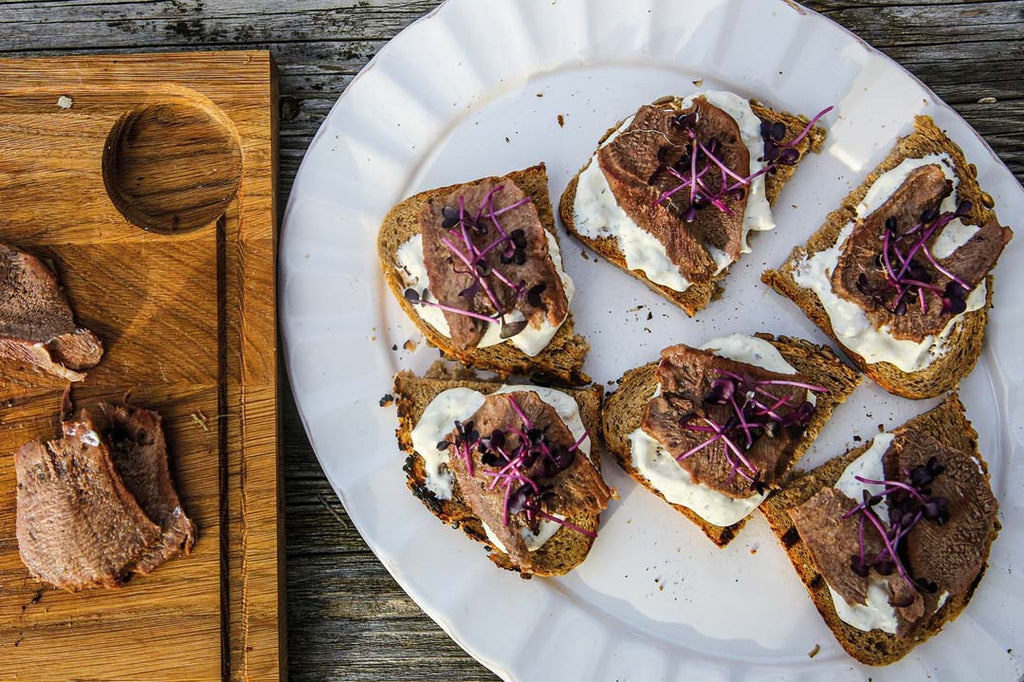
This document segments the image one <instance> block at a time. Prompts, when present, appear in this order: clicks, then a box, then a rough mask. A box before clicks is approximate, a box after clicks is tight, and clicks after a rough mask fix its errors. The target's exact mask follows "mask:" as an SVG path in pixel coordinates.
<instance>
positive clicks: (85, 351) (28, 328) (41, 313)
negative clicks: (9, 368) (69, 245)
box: [0, 244, 103, 381]
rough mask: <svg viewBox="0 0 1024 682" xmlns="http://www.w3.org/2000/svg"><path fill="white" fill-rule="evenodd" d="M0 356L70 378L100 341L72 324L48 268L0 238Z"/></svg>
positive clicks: (94, 354) (92, 357) (96, 356)
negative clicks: (2, 241) (1, 241)
mask: <svg viewBox="0 0 1024 682" xmlns="http://www.w3.org/2000/svg"><path fill="white" fill-rule="evenodd" d="M0 292H2V293H3V295H2V296H0V358H6V359H8V360H13V361H14V362H17V363H21V364H27V365H30V366H33V367H37V368H39V369H41V370H43V371H45V372H48V373H50V374H54V375H56V376H59V377H62V378H65V379H67V380H69V381H81V380H82V379H84V378H85V375H84V374H83V373H81V370H85V369H89V368H90V367H94V366H95V365H96V364H97V363H99V361H100V357H101V356H102V355H103V344H102V343H101V342H100V340H99V339H98V338H96V336H95V335H94V334H93V333H92V332H90V331H89V330H87V329H81V328H79V327H78V326H77V325H76V324H75V320H74V316H73V315H72V312H71V307H70V306H69V305H68V301H67V299H66V298H65V296H64V293H63V291H61V287H60V283H59V282H58V281H57V277H56V276H55V275H54V274H53V272H52V271H51V270H50V269H49V268H48V267H47V266H46V265H45V264H44V263H43V262H42V261H40V260H39V259H38V258H36V257H35V256H32V255H29V254H27V253H24V252H22V251H18V250H17V249H14V248H12V247H10V246H7V245H5V244H0Z"/></svg>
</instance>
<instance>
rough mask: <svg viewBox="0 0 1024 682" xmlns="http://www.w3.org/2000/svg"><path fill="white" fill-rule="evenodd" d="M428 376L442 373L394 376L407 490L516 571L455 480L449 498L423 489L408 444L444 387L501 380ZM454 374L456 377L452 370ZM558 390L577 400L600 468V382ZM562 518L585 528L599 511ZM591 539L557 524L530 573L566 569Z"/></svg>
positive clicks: (592, 527) (486, 389) (422, 475)
mask: <svg viewBox="0 0 1024 682" xmlns="http://www.w3.org/2000/svg"><path fill="white" fill-rule="evenodd" d="M434 376H440V377H442V378H430V377H431V374H430V373H428V376H427V377H418V376H416V375H414V374H413V373H412V372H401V373H399V374H397V375H395V385H394V393H395V402H396V403H397V406H398V430H397V431H396V435H397V436H398V444H399V446H400V447H401V448H402V450H403V451H404V452H405V453H406V460H405V467H404V469H405V473H406V475H407V480H406V482H407V484H408V486H409V489H410V490H411V491H412V494H413V495H415V496H416V497H417V498H418V499H419V500H420V501H421V502H423V504H424V505H425V506H426V507H427V509H429V510H430V511H431V512H432V513H433V514H434V516H436V517H437V518H439V519H441V521H443V522H444V523H446V524H448V525H450V526H452V527H453V528H461V529H462V531H463V532H464V533H465V534H466V535H468V536H469V537H470V538H472V539H473V540H476V541H477V542H480V543H482V544H484V545H485V546H486V547H487V549H488V551H489V552H490V553H489V555H488V557H489V558H490V560H491V561H493V562H494V563H495V564H497V565H498V566H500V567H501V568H504V569H506V570H509V571H516V572H519V568H518V567H517V566H516V565H514V564H513V563H512V561H511V560H510V559H509V556H508V555H507V554H505V553H504V552H502V551H501V550H499V549H497V548H496V547H493V546H492V545H491V541H490V540H488V539H487V534H486V533H485V532H484V528H483V526H482V525H481V523H480V520H479V519H478V518H477V517H476V516H474V514H473V512H472V511H471V510H470V508H469V507H468V506H467V505H466V504H465V502H464V501H463V499H462V495H461V494H460V493H459V489H458V482H456V484H455V491H454V495H453V496H452V499H450V500H439V499H437V498H436V497H435V496H434V494H433V493H432V492H430V490H428V489H427V487H426V472H425V470H424V461H423V458H422V457H420V456H419V454H417V453H416V451H415V450H414V449H413V446H412V430H413V429H414V428H415V427H416V424H417V423H418V422H419V419H420V416H422V414H423V411H424V410H425V409H426V407H427V405H429V404H430V401H432V400H433V399H434V398H435V397H437V396H438V394H440V393H441V392H443V391H446V390H448V389H450V388H471V389H473V390H475V391H480V392H481V393H491V392H492V391H494V390H496V389H498V388H500V387H501V385H502V384H501V383H499V382H494V381H479V380H475V379H465V378H449V377H447V376H444V375H437V374H435V375H434ZM454 376H458V374H456V375H454ZM558 390H561V391H562V392H564V393H566V394H568V395H570V396H571V397H572V398H573V399H574V400H575V401H576V403H577V405H579V408H580V418H581V419H582V420H583V425H584V426H585V427H586V428H587V429H588V430H589V432H590V442H591V458H592V459H591V461H593V463H594V466H596V467H597V469H598V470H599V471H600V469H601V445H600V442H601V439H600V433H601V398H602V396H603V395H604V389H603V388H602V387H600V386H590V387H587V388H578V389H558ZM568 520H569V522H571V523H573V524H575V525H577V526H580V527H581V528H584V529H586V530H589V531H596V530H597V524H598V520H599V515H597V514H593V515H577V516H570V517H569V519H568ZM593 544H594V539H593V538H590V537H587V536H585V535H583V534H581V533H578V532H576V531H574V530H571V529H569V528H560V529H559V530H558V531H557V532H556V533H555V534H554V535H553V536H552V537H551V539H550V540H548V541H547V542H546V543H544V545H543V546H542V547H541V548H540V549H538V550H537V551H536V552H534V553H533V556H534V557H535V559H536V561H535V566H536V568H537V570H535V571H534V572H533V573H532V575H537V576H541V577H550V576H556V575H564V574H566V573H568V572H569V571H571V570H572V569H573V568H575V567H576V566H578V565H580V563H582V562H583V560H584V559H585V558H586V557H587V554H588V553H589V552H590V547H591V546H592V545H593ZM522 575H523V577H524V578H528V577H530V574H522Z"/></svg>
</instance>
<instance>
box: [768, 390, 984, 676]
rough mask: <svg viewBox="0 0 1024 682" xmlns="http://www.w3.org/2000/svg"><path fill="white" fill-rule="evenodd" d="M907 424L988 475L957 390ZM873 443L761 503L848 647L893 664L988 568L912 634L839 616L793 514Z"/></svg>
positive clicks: (954, 609) (954, 611)
mask: <svg viewBox="0 0 1024 682" xmlns="http://www.w3.org/2000/svg"><path fill="white" fill-rule="evenodd" d="M904 426H906V427H910V428H913V429H917V430H920V431H927V432H928V433H931V434H932V435H933V436H934V437H935V438H936V440H938V441H940V442H941V443H943V444H944V445H946V446H948V447H951V448H955V449H957V450H961V451H963V452H966V453H968V454H970V455H971V456H972V457H975V458H977V460H978V462H979V463H980V466H981V467H982V468H983V469H984V470H985V472H986V475H987V472H988V466H987V465H986V464H985V462H984V460H983V459H982V457H981V455H979V454H978V434H977V432H976V431H975V430H974V428H973V427H972V426H971V422H970V421H969V420H968V419H967V416H966V415H965V414H964V406H963V404H962V403H961V402H960V400H959V398H958V397H957V395H956V394H952V395H950V396H949V397H947V398H946V400H945V401H943V402H942V403H941V404H940V405H939V406H938V407H936V408H934V409H932V410H929V411H928V412H925V413H924V414H921V415H919V416H917V417H914V418H913V419H911V420H910V421H908V422H907V423H906V424H904ZM869 447H871V441H870V440H868V442H867V443H865V444H864V445H862V446H860V447H857V448H854V449H852V450H850V451H848V452H847V453H846V454H844V455H842V456H840V457H836V458H835V459H832V460H830V461H829V462H827V463H826V464H824V465H822V466H820V467H819V468H817V469H815V470H814V471H811V472H810V473H807V474H804V475H802V476H800V477H799V478H795V479H793V480H792V481H791V482H790V483H789V484H788V485H787V486H786V487H785V489H784V490H782V491H780V492H779V493H777V494H775V495H772V496H771V497H769V498H768V499H767V500H765V502H764V504H762V505H761V513H762V514H764V517H765V518H766V519H767V520H768V523H769V525H771V527H772V531H774V532H775V535H776V536H777V537H778V538H779V541H780V542H781V543H782V546H783V548H784V549H785V550H786V553H787V554H788V555H789V560H790V561H791V562H793V567H794V568H795V569H796V572H797V574H798V575H799V576H800V579H801V580H803V582H804V585H805V586H806V587H807V591H808V592H809V593H810V595H811V599H812V600H813V601H814V605H815V606H816V607H817V609H818V611H819V612H820V613H821V617H822V618H824V619H825V623H826V624H827V625H828V627H829V629H831V630H832V632H833V634H835V636H836V639H837V640H839V643H840V644H841V645H842V647H843V648H844V649H846V651H847V652H848V653H849V654H850V655H851V656H853V657H854V658H856V659H857V660H858V661H860V662H861V663H866V664H867V665H888V664H889V663H893V662H895V661H898V660H899V659H901V658H903V657H904V656H906V655H907V653H909V652H910V650H911V649H913V648H914V647H915V646H917V645H918V644H920V643H921V642H923V641H925V640H926V639H928V638H930V637H931V636H932V635H934V634H936V633H937V632H939V631H940V630H941V629H942V627H943V626H944V625H945V624H946V623H948V622H950V621H952V620H953V619H955V618H956V617H957V616H958V615H959V614H960V612H961V611H963V610H964V607H965V606H967V603H968V602H969V601H970V600H971V596H972V595H973V594H974V590H975V588H976V587H977V586H978V583H979V582H980V581H981V578H982V576H984V574H985V567H984V566H983V567H982V569H981V571H980V572H979V573H978V577H977V579H975V581H974V582H973V583H972V584H971V587H970V589H968V590H967V592H966V593H964V594H961V595H958V596H956V597H950V598H949V599H948V600H947V601H946V603H945V604H944V605H943V606H942V608H940V609H939V610H938V611H936V612H935V613H934V614H933V615H932V617H931V618H930V619H929V620H928V622H927V623H925V624H924V625H923V626H922V627H921V628H919V629H917V630H916V631H915V632H914V633H913V634H912V635H911V636H907V637H902V636H897V635H890V634H888V633H885V632H882V631H881V630H871V631H870V632H864V631H863V630H858V629H857V628H855V627H853V626H851V625H848V624H846V623H844V622H843V621H842V620H840V619H839V615H838V614H837V613H836V609H835V605H834V604H833V603H832V596H831V594H830V593H829V589H828V585H827V584H826V583H825V579H824V578H823V577H822V576H821V573H819V572H818V570H817V568H816V567H815V565H814V561H813V559H812V558H811V554H810V552H809V551H808V549H807V547H806V546H805V545H804V543H803V541H802V540H801V538H800V534H799V533H798V532H797V530H796V527H795V526H794V525H793V520H792V519H791V518H790V516H789V513H788V512H789V510H790V509H792V508H794V507H797V506H799V505H801V504H803V503H804V502H806V501H807V500H809V499H810V498H811V497H813V496H814V494H815V493H817V492H818V491H819V490H821V489H822V488H824V487H826V486H833V485H835V483H836V481H838V480H839V477H840V476H841V475H842V473H843V471H844V470H845V469H846V467H848V466H849V465H850V464H851V463H852V462H853V461H854V460H855V459H857V458H858V457H860V456H861V455H862V454H864V452H865V451H866V450H867V449H868V448H869ZM999 527H1000V526H999V522H998V521H997V522H996V524H995V529H994V530H993V531H992V535H991V537H990V538H989V545H991V543H992V541H993V540H995V536H996V533H998V531H999Z"/></svg>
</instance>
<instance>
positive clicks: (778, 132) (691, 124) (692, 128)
mask: <svg viewBox="0 0 1024 682" xmlns="http://www.w3.org/2000/svg"><path fill="white" fill-rule="evenodd" d="M832 109H833V107H828V108H826V109H824V110H822V111H821V112H819V113H818V114H817V115H816V116H815V117H814V118H813V119H811V121H810V122H809V123H808V124H807V125H806V126H805V127H804V129H803V130H802V131H801V132H800V133H799V134H798V135H797V136H796V137H795V138H793V139H792V140H790V141H788V142H787V141H785V137H786V132H787V129H786V126H785V124H783V123H781V122H777V123H772V122H771V121H763V122H762V123H761V136H762V137H763V138H764V142H765V148H764V155H763V156H762V157H761V159H759V160H760V161H761V162H762V163H763V164H764V165H763V166H762V168H761V169H760V170H758V171H755V172H754V173H751V174H750V175H748V176H746V177H744V176H742V175H740V174H739V173H737V172H735V171H734V170H732V169H731V168H729V166H728V164H726V163H725V162H724V161H723V160H722V159H721V158H720V156H719V149H718V147H719V141H718V140H717V139H715V138H712V139H710V140H709V141H708V143H707V144H704V142H702V141H701V140H699V139H698V138H697V123H698V122H699V117H698V115H697V112H696V111H694V112H691V113H689V114H684V115H680V116H678V117H676V118H675V119H673V121H674V123H675V125H676V126H678V127H680V128H682V130H683V131H685V133H686V135H687V136H688V137H689V138H690V142H689V144H688V145H687V151H686V152H685V153H684V154H683V155H682V156H681V157H680V159H679V161H677V162H676V163H675V164H674V165H669V164H667V163H665V159H666V154H665V152H666V150H667V148H668V147H669V146H671V145H666V146H664V147H661V148H660V149H659V150H658V159H659V161H662V163H661V165H660V166H659V167H658V169H657V170H656V171H655V172H654V173H653V174H652V175H651V178H650V180H649V181H648V183H649V184H652V185H653V184H654V183H655V181H656V180H657V179H658V178H659V176H661V175H662V174H663V173H667V174H669V175H671V176H672V177H673V178H675V179H676V180H678V181H679V183H678V184H677V185H676V186H674V187H672V188H670V189H667V190H665V191H663V192H662V193H661V194H660V195H658V198H657V199H656V200H655V201H654V204H653V205H654V206H657V205H659V204H663V203H665V202H667V201H668V200H669V199H671V198H672V197H673V196H674V195H675V194H676V193H678V192H680V191H682V190H684V189H689V195H690V201H689V205H688V206H687V207H686V209H685V210H684V211H683V214H682V218H683V220H684V221H685V222H688V223H692V222H693V221H694V220H696V219H697V212H698V211H700V210H702V209H705V208H707V207H709V206H712V207H714V208H715V209H717V210H719V211H721V212H722V213H724V214H725V215H729V216H731V215H732V214H733V209H732V208H731V207H730V206H729V205H728V203H727V202H728V201H729V200H732V201H742V200H743V199H744V198H745V197H746V195H747V190H746V188H747V187H749V186H750V183H752V182H753V181H754V180H755V179H756V178H758V177H761V176H762V175H766V174H769V173H775V172H776V171H777V170H778V167H779V166H795V165H796V164H797V162H798V161H799V160H800V150H799V149H797V145H799V144H800V142H802V141H803V139H804V138H805V137H807V135H808V134H810V132H811V130H813V128H814V126H815V125H816V124H817V123H818V121H820V120H821V119H822V117H823V116H825V115H826V114H828V113H829V112H830V111H832ZM713 169H717V170H718V173H717V176H718V181H717V183H716V182H714V181H713V180H712V178H713V177H715V175H716V174H714V173H712V170H713ZM709 174H711V177H708V175H709Z"/></svg>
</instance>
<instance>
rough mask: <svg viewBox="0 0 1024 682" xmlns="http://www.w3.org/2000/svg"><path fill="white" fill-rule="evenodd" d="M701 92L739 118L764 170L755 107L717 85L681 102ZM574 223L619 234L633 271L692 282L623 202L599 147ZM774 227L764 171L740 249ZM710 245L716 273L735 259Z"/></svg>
mask: <svg viewBox="0 0 1024 682" xmlns="http://www.w3.org/2000/svg"><path fill="white" fill-rule="evenodd" d="M701 96H703V97H704V98H705V99H706V100H707V101H708V102H709V103H710V104H712V105H713V106H716V107H718V108H719V109H721V110H722V111H724V112H725V113H727V114H728V115H729V116H731V117H732V118H733V119H734V120H735V121H736V123H737V125H738V126H739V129H740V136H741V137H742V139H743V143H744V144H745V145H746V146H747V149H748V150H749V152H750V172H751V173H755V172H757V171H759V170H761V168H762V167H763V166H764V164H763V163H761V162H760V161H758V159H760V158H761V156H762V155H763V152H764V140H763V139H762V138H761V119H759V118H758V117H757V115H756V114H755V113H754V111H753V109H751V107H750V102H749V101H747V100H745V99H743V98H742V97H740V96H739V95H735V94H733V93H731V92H721V91H713V90H712V91H707V92H702V93H697V94H694V95H690V96H689V97H687V98H686V99H684V100H683V101H682V107H683V108H684V109H685V108H687V107H689V106H691V105H692V104H693V100H694V99H696V98H697V97H701ZM632 120H633V117H632V116H630V117H629V118H627V119H626V120H625V121H624V122H623V123H622V125H621V126H619V128H618V130H616V131H615V132H614V133H612V134H611V135H609V136H608V139H607V140H605V141H604V144H602V145H601V146H604V145H607V144H609V143H610V142H611V141H612V140H613V139H615V137H616V136H617V135H618V134H619V133H620V132H622V131H623V130H625V129H626V128H628V127H629V124H630V123H631V122H632ZM598 151H600V147H599V148H598ZM573 222H574V223H575V227H576V231H577V232H579V233H580V234H582V235H583V236H585V237H588V238H590V239H597V238H599V237H610V238H614V239H615V240H616V242H617V244H618V247H619V251H621V252H622V254H623V256H624V257H625V259H626V267H628V268H629V269H630V270H639V271H642V272H643V273H644V276H645V277H646V278H647V279H649V280H650V281H652V282H654V283H656V284H660V285H662V286H665V287H668V288H669V289H672V290H674V291H686V290H687V289H688V288H689V287H690V282H689V281H688V280H687V279H686V278H685V277H683V275H682V274H681V273H680V272H679V266H678V265H676V264H675V263H673V262H672V261H671V260H669V257H668V253H667V251H666V250H665V246H664V245H663V244H662V243H661V242H660V241H658V240H657V238H655V237H654V235H652V234H651V233H649V232H647V231H646V230H644V229H642V228H641V227H640V226H638V225H637V224H636V223H635V222H633V220H632V219H631V218H630V217H629V216H628V215H627V214H626V212H625V211H624V210H622V208H621V207H620V206H619V204H618V202H617V201H616V199H615V195H614V194H613V193H612V190H611V187H609V185H608V180H607V178H605V175H604V172H603V171H602V170H601V166H600V164H599V163H598V161H597V152H594V156H593V157H592V158H591V159H590V164H589V165H588V166H587V167H586V168H585V169H584V170H583V172H581V173H580V176H579V180H578V182H577V185H576V198H575V201H574V202H573ZM774 227H775V220H774V218H773V217H772V211H771V206H769V204H768V196H767V194H766V193H765V187H764V176H763V175H762V176H759V177H757V178H755V179H754V180H753V181H752V182H751V183H750V187H748V188H747V206H746V211H745V212H744V214H743V237H742V247H741V249H740V250H741V252H743V253H749V252H750V247H749V246H747V234H749V233H750V231H751V230H758V231H761V230H771V229H772V228H774ZM705 248H707V249H708V253H709V254H710V255H711V258H712V259H713V260H714V262H715V265H716V266H717V269H716V271H715V273H716V274H718V273H720V272H722V271H723V270H725V268H727V267H728V266H729V265H730V264H731V263H732V260H731V259H730V258H729V256H728V255H727V254H726V253H725V252H723V251H720V250H719V249H716V248H714V247H711V246H708V245H705Z"/></svg>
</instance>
